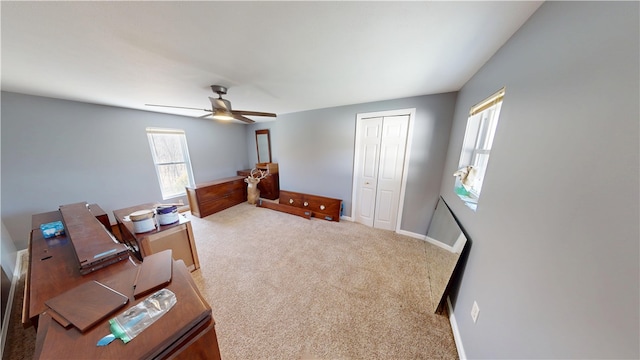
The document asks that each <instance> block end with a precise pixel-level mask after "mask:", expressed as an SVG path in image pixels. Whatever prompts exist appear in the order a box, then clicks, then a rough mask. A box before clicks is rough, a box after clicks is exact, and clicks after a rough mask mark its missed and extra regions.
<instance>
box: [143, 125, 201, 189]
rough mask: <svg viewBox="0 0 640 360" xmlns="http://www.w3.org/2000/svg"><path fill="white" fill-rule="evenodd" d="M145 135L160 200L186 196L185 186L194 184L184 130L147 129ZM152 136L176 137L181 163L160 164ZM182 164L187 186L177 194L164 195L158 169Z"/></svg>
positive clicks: (174, 161) (163, 185) (163, 186)
mask: <svg viewBox="0 0 640 360" xmlns="http://www.w3.org/2000/svg"><path fill="white" fill-rule="evenodd" d="M145 131H146V133H147V140H148V141H149V149H150V151H151V158H152V160H153V166H154V168H155V171H156V177H157V179H158V186H160V193H161V194H162V200H168V199H174V198H177V197H182V196H186V195H187V190H186V186H190V187H192V186H193V185H194V184H195V181H194V177H193V169H192V167H191V158H190V156H189V146H188V144H187V136H186V133H185V131H184V130H180V129H167V128H152V127H148V128H146V129H145ZM154 135H175V136H178V140H179V142H180V148H181V150H182V161H176V160H175V159H173V161H167V162H162V161H159V160H158V151H157V148H156V139H155V138H154ZM181 164H184V165H185V168H186V173H187V174H186V175H187V184H186V186H185V187H182V190H181V191H180V192H178V193H165V191H164V189H165V188H166V186H165V185H167V184H163V180H162V175H161V170H160V168H161V167H162V166H171V165H181Z"/></svg>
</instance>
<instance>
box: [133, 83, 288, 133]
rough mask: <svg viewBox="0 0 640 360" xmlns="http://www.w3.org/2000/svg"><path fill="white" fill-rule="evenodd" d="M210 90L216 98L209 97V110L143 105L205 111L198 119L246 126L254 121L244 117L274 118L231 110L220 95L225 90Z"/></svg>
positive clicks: (256, 112) (224, 88)
mask: <svg viewBox="0 0 640 360" xmlns="http://www.w3.org/2000/svg"><path fill="white" fill-rule="evenodd" d="M211 90H213V92H214V93H216V94H218V98H217V99H216V98H212V97H209V100H210V101H211V110H209V109H198V108H191V107H184V106H170V105H154V104H145V105H147V106H158V107H167V108H175V109H191V110H201V111H206V112H208V114H206V115H202V116H199V117H200V118H206V117H209V116H213V118H214V119H217V120H233V119H236V120H240V121H243V122H245V123H247V124H251V123H254V122H255V121H253V120H251V119H249V118H247V117H245V115H249V116H269V117H276V114H273V113H267V112H260V111H246V110H232V109H231V102H230V101H229V100H226V99H223V98H222V95H224V94H226V93H227V88H226V87H224V86H221V85H211Z"/></svg>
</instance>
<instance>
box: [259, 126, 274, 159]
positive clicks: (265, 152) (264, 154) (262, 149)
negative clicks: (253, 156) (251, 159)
mask: <svg viewBox="0 0 640 360" xmlns="http://www.w3.org/2000/svg"><path fill="white" fill-rule="evenodd" d="M256 150H257V151H258V163H270V162H271V135H270V134H269V129H263V130H256Z"/></svg>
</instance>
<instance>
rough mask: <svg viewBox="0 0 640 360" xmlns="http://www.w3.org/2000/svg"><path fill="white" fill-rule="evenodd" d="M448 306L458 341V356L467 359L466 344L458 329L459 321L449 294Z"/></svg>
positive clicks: (450, 319)
mask: <svg viewBox="0 0 640 360" xmlns="http://www.w3.org/2000/svg"><path fill="white" fill-rule="evenodd" d="M447 307H448V309H449V322H450V323H451V331H453V340H454V341H455V342H456V349H457V350H458V357H459V358H460V360H466V359H467V354H466V353H465V352H464V346H462V337H461V336H460V331H459V330H458V323H457V322H456V316H455V315H454V314H453V306H452V305H451V299H449V297H448V296H447Z"/></svg>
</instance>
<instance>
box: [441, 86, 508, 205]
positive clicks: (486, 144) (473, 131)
mask: <svg viewBox="0 0 640 360" xmlns="http://www.w3.org/2000/svg"><path fill="white" fill-rule="evenodd" d="M504 93H505V90H504V88H502V89H500V91H498V92H497V93H495V94H493V95H491V96H490V97H489V98H487V99H485V100H483V101H482V102H480V103H479V104H477V105H475V106H473V107H472V108H471V111H470V112H469V119H468V120H467V129H466V131H465V134H464V142H463V143H462V151H461V152H460V162H459V163H458V168H459V170H458V171H456V172H455V173H454V174H453V175H454V176H455V177H456V180H455V186H454V189H455V192H456V194H457V195H458V196H459V197H460V198H461V199H462V201H464V202H465V204H467V206H469V207H470V208H471V209H473V210H476V208H477V206H478V199H479V198H480V192H481V190H482V184H483V182H484V176H485V174H486V171H487V166H488V164H489V155H490V153H491V144H492V143H493V138H494V136H495V134H496V129H497V128H498V118H499V117H500V108H501V107H502V99H503V98H504Z"/></svg>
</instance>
